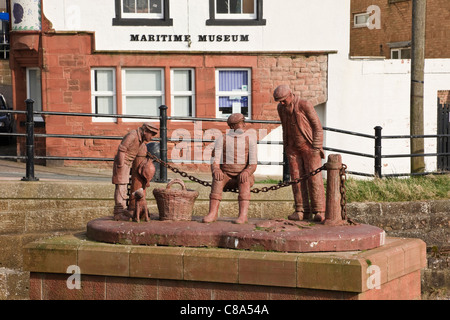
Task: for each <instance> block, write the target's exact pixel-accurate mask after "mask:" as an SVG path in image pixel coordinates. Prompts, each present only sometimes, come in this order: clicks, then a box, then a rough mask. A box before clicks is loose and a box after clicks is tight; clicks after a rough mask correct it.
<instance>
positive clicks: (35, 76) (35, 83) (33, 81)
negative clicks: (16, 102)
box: [26, 68, 44, 121]
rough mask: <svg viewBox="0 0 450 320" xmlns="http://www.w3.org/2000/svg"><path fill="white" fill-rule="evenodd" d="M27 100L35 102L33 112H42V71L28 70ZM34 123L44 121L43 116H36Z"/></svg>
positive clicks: (37, 69)
mask: <svg viewBox="0 0 450 320" xmlns="http://www.w3.org/2000/svg"><path fill="white" fill-rule="evenodd" d="M26 72H27V99H32V100H34V104H33V110H34V111H42V89H41V88H42V87H41V69H39V68H27V70H26ZM34 121H44V119H43V118H42V116H41V115H35V116H34Z"/></svg>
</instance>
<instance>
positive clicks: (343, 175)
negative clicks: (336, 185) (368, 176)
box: [339, 164, 347, 220]
mask: <svg viewBox="0 0 450 320" xmlns="http://www.w3.org/2000/svg"><path fill="white" fill-rule="evenodd" d="M346 169H347V166H346V165H345V164H342V168H341V170H340V172H339V173H340V176H341V185H340V192H341V216H342V220H347V189H346V187H345V181H346V180H347V174H346V172H345V170H346Z"/></svg>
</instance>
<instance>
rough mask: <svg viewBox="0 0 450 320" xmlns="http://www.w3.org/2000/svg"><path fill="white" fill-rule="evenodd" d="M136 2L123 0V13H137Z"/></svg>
mask: <svg viewBox="0 0 450 320" xmlns="http://www.w3.org/2000/svg"><path fill="white" fill-rule="evenodd" d="M135 4H136V3H135V0H123V12H124V13H135V12H136V6H135Z"/></svg>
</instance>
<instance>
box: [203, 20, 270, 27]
mask: <svg viewBox="0 0 450 320" xmlns="http://www.w3.org/2000/svg"><path fill="white" fill-rule="evenodd" d="M206 25H207V26H265V25H266V19H260V20H244V19H242V20H240V19H208V20H206Z"/></svg>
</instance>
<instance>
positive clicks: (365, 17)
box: [353, 13, 370, 28]
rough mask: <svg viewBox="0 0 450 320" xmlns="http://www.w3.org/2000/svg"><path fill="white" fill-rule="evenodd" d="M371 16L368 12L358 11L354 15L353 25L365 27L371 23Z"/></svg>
mask: <svg viewBox="0 0 450 320" xmlns="http://www.w3.org/2000/svg"><path fill="white" fill-rule="evenodd" d="M369 17H370V15H369V14H368V13H358V14H355V15H354V16H353V26H354V27H355V28H363V27H367V26H368V25H369Z"/></svg>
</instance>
